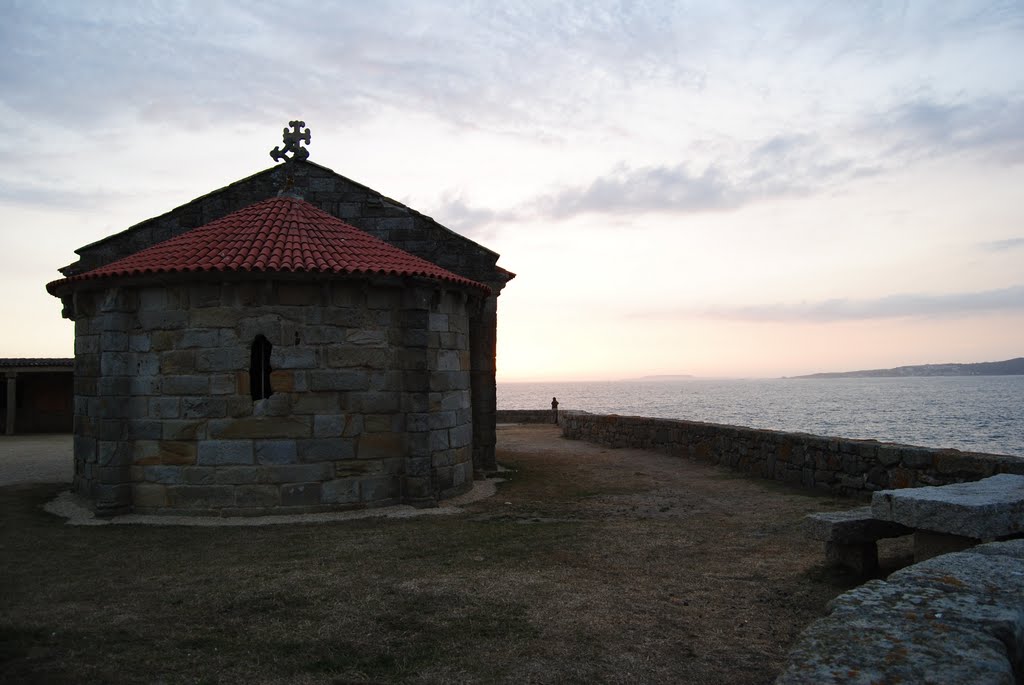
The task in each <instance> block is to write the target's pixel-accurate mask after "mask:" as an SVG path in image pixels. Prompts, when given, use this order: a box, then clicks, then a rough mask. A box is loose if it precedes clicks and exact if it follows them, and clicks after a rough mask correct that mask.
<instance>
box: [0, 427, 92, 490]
mask: <svg viewBox="0 0 1024 685" xmlns="http://www.w3.org/2000/svg"><path fill="white" fill-rule="evenodd" d="M73 474H74V462H73V461H72V441H71V435H70V434H59V435H0V485H17V484H20V483H70V482H71V476H72V475H73Z"/></svg>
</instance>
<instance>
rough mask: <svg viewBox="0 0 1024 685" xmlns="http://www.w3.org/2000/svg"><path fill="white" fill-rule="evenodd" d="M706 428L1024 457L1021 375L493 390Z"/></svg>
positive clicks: (502, 402)
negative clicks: (683, 421) (734, 427)
mask: <svg viewBox="0 0 1024 685" xmlns="http://www.w3.org/2000/svg"><path fill="white" fill-rule="evenodd" d="M552 397H558V402H559V404H560V407H561V408H562V409H582V410H584V411H589V412H595V413H601V414H624V415H634V416H653V417H659V418H670V419H689V420H693V421H708V422H711V423H724V424H732V425H737V426H750V427H754V428H769V429H774V430H785V431H800V432H805V433H814V434H816V435H831V436H839V437H845V438H866V439H873V440H881V441H884V442H900V443H905V444H909V445H921V446H927V447H954V448H957V449H961V450H971V451H976V452H991V453H995V454H1012V455H1016V456H1022V457H1024V376H970V377H960V376H958V377H948V378H836V379H814V380H812V379H802V380H797V379H772V380H724V381H722V380H682V381H663V382H629V381H614V382H589V383H498V408H499V409H542V408H545V407H549V406H550V405H551V398H552Z"/></svg>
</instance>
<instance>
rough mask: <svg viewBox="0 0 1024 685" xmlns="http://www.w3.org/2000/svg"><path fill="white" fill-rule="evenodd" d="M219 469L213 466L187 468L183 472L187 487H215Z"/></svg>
mask: <svg viewBox="0 0 1024 685" xmlns="http://www.w3.org/2000/svg"><path fill="white" fill-rule="evenodd" d="M216 473H217V469H215V468H214V467H212V466H186V467H184V468H182V470H181V476H182V480H183V481H184V483H185V484H186V485H213V482H214V476H215V475H216Z"/></svg>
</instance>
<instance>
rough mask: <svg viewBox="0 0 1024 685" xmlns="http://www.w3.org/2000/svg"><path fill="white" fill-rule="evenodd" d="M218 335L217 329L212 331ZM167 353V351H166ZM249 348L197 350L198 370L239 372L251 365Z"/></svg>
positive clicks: (196, 368) (196, 366)
mask: <svg viewBox="0 0 1024 685" xmlns="http://www.w3.org/2000/svg"><path fill="white" fill-rule="evenodd" d="M210 334H212V335H217V331H210ZM165 354H166V353H165ZM248 356H249V355H248V354H247V350H244V349H241V348H216V349H200V350H196V351H195V370H196V371H203V372H208V371H219V372H228V371H234V372H237V371H239V370H241V369H246V368H248V367H249V359H248Z"/></svg>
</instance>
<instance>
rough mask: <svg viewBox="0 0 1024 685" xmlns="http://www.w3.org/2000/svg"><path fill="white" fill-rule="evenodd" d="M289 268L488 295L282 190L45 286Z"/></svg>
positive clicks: (478, 285)
mask: <svg viewBox="0 0 1024 685" xmlns="http://www.w3.org/2000/svg"><path fill="white" fill-rule="evenodd" d="M189 272H268V273H274V272H277V273H280V272H292V273H300V272H302V273H322V274H355V275H359V274H365V275H372V274H380V275H396V276H420V277H424V278H432V279H437V280H440V281H447V282H451V283H455V284H459V285H465V286H471V287H475V288H479V289H481V290H483V291H485V292H488V293H489V292H490V288H488V287H487V286H486V285H484V284H483V283H478V282H477V281H473V280H470V279H468V278H465V277H463V276H459V275H458V274H455V273H452V272H451V271H448V270H447V269H443V268H441V267H440V266H437V265H436V264H433V263H431V262H429V261H427V260H425V259H422V258H420V257H417V256H415V255H412V254H410V253H408V252H406V251H404V250H401V249H399V248H397V247H395V246H393V245H389V244H388V243H385V242H384V241H382V240H379V239H378V238H375V237H374V236H371V235H370V234H369V233H366V232H364V231H361V230H359V229H358V228H356V227H355V226H352V225H350V224H347V223H345V222H344V221H342V220H341V219H338V218H337V217H335V216H332V215H330V214H328V213H327V212H324V211H323V210H321V209H318V208H317V207H315V206H313V205H312V204H310V203H308V202H305V201H304V200H301V199H299V198H297V197H294V196H290V195H281V196H278V197H274V198H271V199H269V200H263V201H262V202H257V203H255V204H252V205H249V206H248V207H244V208H242V209H240V210H238V211H236V212H232V213H231V214H228V215H227V216H224V217H222V218H220V219H217V220H216V221H212V222H210V223H208V224H206V225H204V226H200V227H198V228H194V229H192V230H190V231H187V232H185V233H182V234H181V235H178V236H175V237H173V238H170V239H169V240H165V241H163V242H161V243H157V244H156V245H153V246H151V247H148V248H146V249H144V250H141V251H139V252H136V253H134V254H131V255H128V256H127V257H123V258H121V259H118V260H116V261H114V262H111V263H110V264H106V265H104V266H101V267H98V268H96V269H93V270H91V271H86V272H85V273H81V274H77V275H74V276H70V277H68V278H63V279H60V280H58V281H54V282H52V283H49V284H47V286H46V289H47V291H49V292H50V294H56V289H57V288H58V287H60V286H61V285H63V284H66V283H78V282H81V281H90V280H97V279H111V278H121V277H130V276H141V275H146V274H176V273H189Z"/></svg>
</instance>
